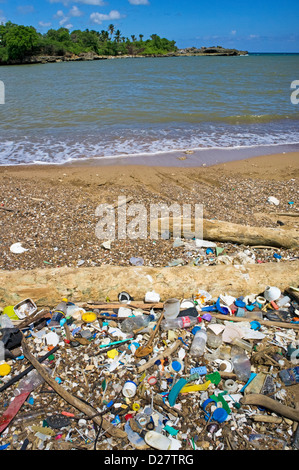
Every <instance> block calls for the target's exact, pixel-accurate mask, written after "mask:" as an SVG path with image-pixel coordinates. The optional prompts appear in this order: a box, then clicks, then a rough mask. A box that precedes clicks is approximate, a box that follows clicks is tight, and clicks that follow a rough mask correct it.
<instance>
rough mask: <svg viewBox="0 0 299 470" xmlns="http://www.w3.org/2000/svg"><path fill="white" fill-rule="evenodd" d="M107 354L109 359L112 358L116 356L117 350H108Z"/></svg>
mask: <svg viewBox="0 0 299 470" xmlns="http://www.w3.org/2000/svg"><path fill="white" fill-rule="evenodd" d="M107 356H108V357H109V359H114V358H115V357H116V356H118V350H117V349H111V350H110V351H108V352H107Z"/></svg>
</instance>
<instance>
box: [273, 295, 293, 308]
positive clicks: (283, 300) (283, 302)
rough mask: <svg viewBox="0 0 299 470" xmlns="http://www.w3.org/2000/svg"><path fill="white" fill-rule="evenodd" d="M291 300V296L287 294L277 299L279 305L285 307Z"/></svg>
mask: <svg viewBox="0 0 299 470" xmlns="http://www.w3.org/2000/svg"><path fill="white" fill-rule="evenodd" d="M289 302H291V299H290V297H288V296H287V295H285V296H284V297H282V298H281V299H279V300H277V301H276V305H277V307H284V305H286V304H288V303H289Z"/></svg>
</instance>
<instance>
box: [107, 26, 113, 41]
mask: <svg viewBox="0 0 299 470" xmlns="http://www.w3.org/2000/svg"><path fill="white" fill-rule="evenodd" d="M108 31H109V32H110V37H111V39H112V36H113V33H114V25H113V24H110V25H109V26H108Z"/></svg>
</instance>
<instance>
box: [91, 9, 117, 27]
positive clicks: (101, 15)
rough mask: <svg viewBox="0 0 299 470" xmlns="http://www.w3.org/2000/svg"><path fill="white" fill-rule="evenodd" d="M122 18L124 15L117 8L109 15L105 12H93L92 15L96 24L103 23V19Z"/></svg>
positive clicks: (92, 19)
mask: <svg viewBox="0 0 299 470" xmlns="http://www.w3.org/2000/svg"><path fill="white" fill-rule="evenodd" d="M120 18H123V15H121V14H120V13H119V11H117V10H111V11H110V13H109V14H108V15H105V14H104V13H91V15H90V19H91V21H92V22H93V23H96V24H102V22H103V21H112V20H119V19H120Z"/></svg>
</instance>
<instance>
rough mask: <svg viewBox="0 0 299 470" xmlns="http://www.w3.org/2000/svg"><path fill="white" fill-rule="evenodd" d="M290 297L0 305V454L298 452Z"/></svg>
mask: <svg viewBox="0 0 299 470" xmlns="http://www.w3.org/2000/svg"><path fill="white" fill-rule="evenodd" d="M298 293H299V289H298V288H297V287H291V286H290V287H287V288H286V289H285V291H283V292H281V291H280V290H279V289H278V288H277V287H275V286H269V287H267V288H266V290H265V291H264V292H257V293H244V296H240V297H239V298H235V297H233V296H231V295H230V294H229V293H219V296H218V298H213V297H212V296H211V295H210V294H209V293H208V292H206V291H204V290H200V289H199V290H198V291H197V292H194V295H193V297H192V298H191V299H165V300H164V301H161V299H160V295H159V293H156V292H154V291H153V292H147V293H146V295H145V298H144V299H142V301H137V300H134V299H132V298H131V296H130V293H129V292H121V293H119V298H118V302H116V303H112V302H110V303H109V302H99V301H98V302H97V301H92V302H90V303H85V304H74V303H72V302H70V301H68V300H67V299H63V300H62V301H61V303H60V304H59V305H57V306H55V307H54V308H53V306H49V309H44V310H39V308H38V306H37V305H36V304H35V303H34V301H33V300H31V299H25V300H23V301H22V302H20V303H19V304H17V305H15V306H5V307H4V308H3V310H2V314H1V316H0V322H1V325H0V326H1V330H0V331H1V335H2V336H1V337H0V351H1V356H0V392H1V395H0V397H1V404H2V406H1V417H0V448H1V449H2V450H4V449H5V450H21V449H22V450H25V449H27V450H76V449H85V450H114V451H120V450H121V451H130V450H136V449H137V450H161V451H164V450H170V451H190V452H191V451H196V450H202V449H204V450H256V449H261V450H264V449H267V450H278V449H281V450H294V449H298V448H299V431H298V429H299V428H298V426H297V425H298V421H299V389H298V387H299V366H298V364H299V360H298V357H299V337H298V332H299V294H298Z"/></svg>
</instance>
